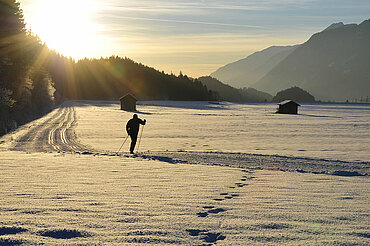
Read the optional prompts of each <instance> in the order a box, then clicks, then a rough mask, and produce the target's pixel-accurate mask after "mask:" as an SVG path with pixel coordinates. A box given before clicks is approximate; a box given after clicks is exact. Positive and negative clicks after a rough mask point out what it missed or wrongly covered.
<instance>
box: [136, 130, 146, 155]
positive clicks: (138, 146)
mask: <svg viewBox="0 0 370 246" xmlns="http://www.w3.org/2000/svg"><path fill="white" fill-rule="evenodd" d="M144 126H145V125H143V128H142V129H141V133H140V138H139V144H138V145H137V150H136V152H137V153H139V148H140V143H141V136H142V135H143V131H144Z"/></svg>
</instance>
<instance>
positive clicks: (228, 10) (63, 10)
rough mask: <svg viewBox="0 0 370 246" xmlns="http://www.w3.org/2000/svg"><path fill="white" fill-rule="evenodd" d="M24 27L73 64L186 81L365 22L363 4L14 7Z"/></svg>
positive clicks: (132, 2) (88, 0) (248, 1)
mask: <svg viewBox="0 0 370 246" xmlns="http://www.w3.org/2000/svg"><path fill="white" fill-rule="evenodd" d="M20 3H21V8H22V9H23V13H24V17H25V22H26V23H27V27H28V28H29V29H31V31H32V32H34V33H35V34H37V35H39V37H40V38H41V40H42V41H44V42H46V44H47V45H48V46H49V47H50V48H52V49H55V50H56V51H58V52H60V53H62V54H64V55H66V56H71V57H73V58H75V59H80V58H83V57H97V58H100V57H109V56H111V55H118V56H122V57H129V58H131V59H133V60H135V61H137V62H141V63H143V64H145V65H148V66H151V67H154V68H156V69H158V70H160V71H162V70H163V71H165V72H167V73H171V72H172V73H174V74H179V72H180V71H181V72H182V73H183V74H187V75H189V76H191V77H194V78H195V77H199V76H203V75H209V74H210V73H212V72H214V71H215V70H216V69H217V68H219V67H221V66H223V65H225V64H228V63H230V62H234V61H237V60H240V59H242V58H245V57H246V56H248V55H250V54H252V53H254V52H256V51H260V50H262V49H265V48H267V47H269V46H272V45H278V46H280V45H295V44H300V43H304V42H305V41H307V40H308V39H309V38H310V36H311V35H312V34H314V33H316V32H319V31H321V30H323V29H325V28H326V27H327V26H329V25H330V24H332V23H336V22H343V23H344V24H350V23H356V24H359V23H361V22H362V21H364V20H366V19H369V18H370V14H369V13H370V1H369V0H351V1H348V0H228V1H221V0H171V1H169V0H140V1H137V0H21V1H20Z"/></svg>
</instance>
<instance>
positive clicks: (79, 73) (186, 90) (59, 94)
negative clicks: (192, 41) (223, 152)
mask: <svg viewBox="0 0 370 246" xmlns="http://www.w3.org/2000/svg"><path fill="white" fill-rule="evenodd" d="M71 38H73V37H71ZM126 93H132V94H134V95H135V96H136V97H137V98H138V99H139V100H198V101H201V100H215V99H217V98H218V94H217V93H215V92H212V91H210V90H208V89H207V87H206V86H204V85H203V84H202V83H201V82H200V81H198V80H197V79H192V78H189V77H188V76H186V75H183V74H182V73H180V74H179V75H178V76H177V75H174V74H166V73H164V72H163V71H162V72H160V71H157V70H155V69H154V68H151V67H148V66H145V65H143V64H140V63H137V62H134V61H133V60H131V59H129V58H127V57H125V58H122V57H117V56H111V57H109V58H100V59H95V58H94V59H87V58H86V59H82V60H79V61H75V60H74V59H72V58H70V57H65V56H63V55H61V54H59V53H57V52H56V51H54V50H51V49H49V48H48V47H47V45H46V44H45V43H42V41H41V40H40V39H39V38H38V37H37V36H36V35H34V34H33V33H32V32H31V31H29V30H27V28H26V24H25V21H24V16H23V12H22V9H21V8H20V4H19V3H18V2H16V1H15V0H0V135H2V134H5V133H7V132H8V131H9V130H12V129H14V128H16V127H17V126H18V125H21V124H24V123H26V122H28V121H30V120H33V119H35V118H37V117H40V116H42V115H44V114H45V113H47V112H49V111H50V110H51V109H52V108H53V107H54V106H55V105H58V104H60V103H61V102H63V101H64V100H69V99H73V100H118V98H119V97H121V96H122V95H124V94H126Z"/></svg>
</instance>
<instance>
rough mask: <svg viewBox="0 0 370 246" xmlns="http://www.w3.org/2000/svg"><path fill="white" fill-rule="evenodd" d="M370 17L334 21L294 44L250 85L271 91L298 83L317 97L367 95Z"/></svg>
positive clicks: (368, 88)
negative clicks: (356, 22) (352, 20)
mask: <svg viewBox="0 0 370 246" xmlns="http://www.w3.org/2000/svg"><path fill="white" fill-rule="evenodd" d="M369 44H370V19H369V20H366V21H364V22H362V23H361V24H359V25H357V24H350V25H344V24H343V23H336V24H333V25H331V26H329V27H328V28H326V29H325V30H324V31H322V32H320V33H316V34H314V35H313V36H312V37H311V38H310V39H309V40H308V41H307V42H305V43H304V44H302V45H300V46H299V47H297V48H296V49H295V50H294V51H293V52H292V53H290V54H289V55H288V56H287V57H286V58H285V59H284V60H282V61H281V62H280V63H279V64H277V65H276V66H275V67H274V68H273V69H272V70H271V71H269V72H268V73H267V74H266V75H265V76H264V77H263V78H261V79H260V80H258V81H257V82H256V83H255V84H253V85H252V86H253V87H254V88H256V89H259V90H263V91H266V92H269V93H272V94H275V93H276V92H277V91H280V90H282V89H286V88H289V87H291V86H299V87H301V88H302V89H304V90H307V91H309V92H310V93H311V94H313V95H315V97H316V98H318V99H320V100H339V101H345V100H347V99H353V98H360V97H366V96H369V94H370V69H369V65H370V45H369Z"/></svg>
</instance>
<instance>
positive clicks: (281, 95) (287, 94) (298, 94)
mask: <svg viewBox="0 0 370 246" xmlns="http://www.w3.org/2000/svg"><path fill="white" fill-rule="evenodd" d="M284 100H293V101H296V102H315V97H314V96H312V95H311V94H310V93H308V92H307V91H305V90H302V89H301V88H299V87H297V86H294V87H291V88H289V89H286V90H283V91H279V92H278V93H277V94H276V96H274V98H273V99H272V101H273V102H281V101H284Z"/></svg>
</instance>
